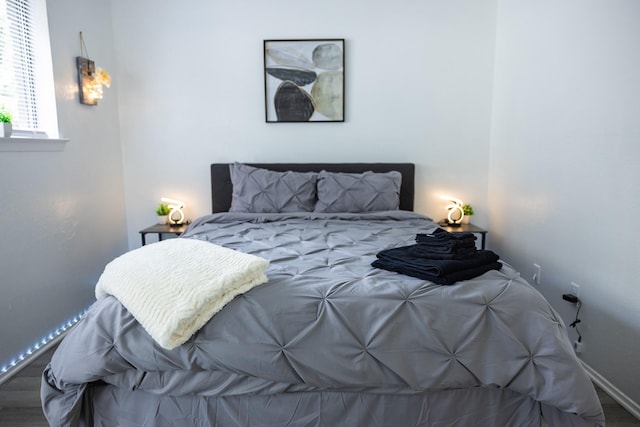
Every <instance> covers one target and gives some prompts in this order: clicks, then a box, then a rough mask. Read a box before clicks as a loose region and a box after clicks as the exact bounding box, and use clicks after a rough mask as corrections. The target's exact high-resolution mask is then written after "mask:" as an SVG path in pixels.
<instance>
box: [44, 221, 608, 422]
mask: <svg viewBox="0 0 640 427" xmlns="http://www.w3.org/2000/svg"><path fill="white" fill-rule="evenodd" d="M436 227H437V224H436V223H434V222H433V221H431V220H430V219H428V218H425V217H424V216H421V215H419V214H416V213H412V212H408V211H388V212H375V213H366V214H321V213H300V214H298V213H292V214H248V213H217V214H213V215H207V216H204V217H202V218H200V219H198V220H196V221H194V222H193V223H192V224H191V225H190V226H189V228H188V230H187V231H186V232H185V234H184V235H183V236H182V237H181V238H185V239H199V240H205V241H210V242H212V243H215V244H217V245H221V246H225V247H227V248H231V249H235V250H238V251H241V252H244V253H248V254H253V255H256V256H259V257H262V258H265V259H267V260H269V263H270V264H269V268H268V270H267V277H268V282H267V283H265V284H263V285H261V286H258V287H255V288H253V289H251V290H249V291H248V292H246V293H244V294H242V295H240V296H237V297H236V298H235V299H233V300H232V301H231V302H230V303H228V304H227V305H226V306H225V307H224V308H223V309H222V310H221V311H219V312H218V313H217V314H216V315H215V316H214V317H213V318H212V319H211V320H210V321H209V322H208V323H207V324H205V326H204V327H203V328H202V329H200V330H199V331H198V332H197V333H196V334H194V335H193V336H192V337H191V338H190V339H189V340H188V341H187V342H186V343H185V344H183V345H181V346H179V347H177V348H175V349H173V350H167V349H164V348H162V347H161V346H159V345H158V344H157V343H156V342H155V341H154V340H153V339H152V338H151V337H150V336H149V334H147V332H146V331H145V330H144V328H142V327H141V326H140V324H139V323H138V322H137V321H136V319H135V318H134V317H133V316H132V315H131V314H130V313H129V312H128V311H127V310H126V308H125V307H124V306H123V305H122V304H120V302H119V301H118V300H117V299H116V298H114V297H107V298H104V299H101V300H99V301H97V302H96V303H95V304H94V305H93V306H92V307H91V308H90V309H89V311H88V312H87V314H86V315H85V316H84V318H83V319H82V320H81V321H80V322H79V323H78V325H77V326H76V327H75V328H74V329H73V330H72V331H71V332H70V333H69V334H68V335H67V336H66V337H65V339H64V340H63V342H62V343H61V344H60V346H59V348H58V349H57V351H56V352H55V354H54V355H53V358H52V360H51V363H50V365H49V366H48V367H47V368H46V370H45V372H44V373H43V381H42V402H43V409H44V412H45V415H46V417H47V419H48V421H49V422H50V424H51V425H52V426H78V425H105V426H106V425H120V426H129V425H131V426H134V425H145V426H146V425H158V426H160V425H162V426H173V425H176V426H178V425H220V426H225V425H229V426H237V425H251V426H254V425H264V426H267V425H292V426H297V425H311V426H323V425H326V426H335V425H345V426H354V425H388V426H399V425H437V426H456V425H486V426H491V425H505V426H506V425H514V426H521V425H540V420H541V414H542V415H543V416H544V418H545V419H546V420H547V422H548V423H549V424H550V425H558V426H560V425H562V426H600V425H604V417H603V413H602V408H601V406H600V403H599V401H598V398H597V395H596V393H595V390H594V387H593V385H592V384H591V382H590V380H589V378H588V376H587V374H586V373H585V371H584V369H583V368H582V366H581V364H580V361H579V360H578V358H577V357H576V356H575V354H574V352H573V349H572V346H571V344H570V342H569V339H568V337H567V328H566V326H565V325H564V323H563V321H562V319H561V318H560V316H559V315H558V314H557V313H556V312H555V311H554V309H553V308H552V307H551V306H550V305H549V303H548V302H547V301H546V300H545V299H544V298H543V297H542V296H541V294H540V293H539V292H538V291H537V290H536V289H534V288H533V287H532V286H530V285H529V284H528V283H527V282H526V281H525V280H524V279H522V277H520V275H519V274H518V273H517V272H516V271H515V270H514V269H513V268H511V267H510V266H509V265H507V264H504V263H503V265H502V268H501V269H500V270H492V271H489V272H486V273H484V274H482V275H481V276H478V277H476V278H473V279H470V280H465V281H460V282H457V283H455V284H454V285H452V286H440V285H437V284H434V283H432V282H429V281H425V280H421V279H417V278H413V277H408V276H404V275H402V274H398V273H394V272H390V271H386V270H382V269H377V268H374V267H372V266H371V263H372V261H374V260H375V258H376V254H377V253H378V252H379V251H381V250H384V249H389V248H393V247H400V246H404V245H409V244H412V243H413V242H414V239H415V236H416V233H429V232H431V231H433V230H434V229H435V228H436ZM470 423H471V424H470Z"/></svg>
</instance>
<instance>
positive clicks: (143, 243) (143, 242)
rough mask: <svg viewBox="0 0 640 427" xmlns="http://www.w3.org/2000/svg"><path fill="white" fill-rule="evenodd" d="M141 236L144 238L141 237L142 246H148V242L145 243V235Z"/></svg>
mask: <svg viewBox="0 0 640 427" xmlns="http://www.w3.org/2000/svg"><path fill="white" fill-rule="evenodd" d="M140 236H142V237H141V238H142V246H144V245H146V244H147V242H146V241H145V238H144V233H141V234H140Z"/></svg>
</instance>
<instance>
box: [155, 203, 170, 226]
mask: <svg viewBox="0 0 640 427" xmlns="http://www.w3.org/2000/svg"><path fill="white" fill-rule="evenodd" d="M156 215H158V224H166V223H167V216H168V215H169V205H168V204H167V203H160V204H159V205H158V207H157V208H156Z"/></svg>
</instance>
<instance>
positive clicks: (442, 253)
mask: <svg viewBox="0 0 640 427" xmlns="http://www.w3.org/2000/svg"><path fill="white" fill-rule="evenodd" d="M445 233H446V234H445ZM447 235H448V236H447ZM431 236H433V237H431ZM475 239H476V238H475V236H474V235H473V234H471V233H465V234H461V235H454V234H451V233H449V232H447V231H445V230H442V229H437V230H436V231H435V232H434V233H432V234H429V235H427V234H418V235H417V236H416V241H417V242H418V243H416V244H415V245H410V246H402V247H398V248H392V249H385V250H383V251H380V252H379V253H378V254H377V259H376V260H375V261H374V262H373V263H372V264H371V265H372V266H373V267H376V268H381V269H384V270H388V271H395V272H396V273H400V274H405V275H407V276H411V277H417V278H419V279H423V280H429V281H431V282H434V283H437V284H439V285H452V284H454V283H456V282H459V281H461V280H468V279H472V278H474V277H477V276H480V275H482V274H484V273H486V272H487V271H490V270H500V269H501V268H502V264H501V263H500V262H499V261H498V260H499V257H498V255H496V254H495V253H494V252H492V251H489V250H476V247H475ZM470 243H471V244H472V245H473V246H472V247H471V246H469V245H470Z"/></svg>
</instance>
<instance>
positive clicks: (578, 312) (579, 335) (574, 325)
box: [569, 300, 582, 342]
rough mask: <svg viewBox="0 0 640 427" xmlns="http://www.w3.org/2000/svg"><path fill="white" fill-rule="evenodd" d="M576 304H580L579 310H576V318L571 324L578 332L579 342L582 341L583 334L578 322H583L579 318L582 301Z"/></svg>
mask: <svg viewBox="0 0 640 427" xmlns="http://www.w3.org/2000/svg"><path fill="white" fill-rule="evenodd" d="M576 304H577V305H578V310H577V311H576V319H575V320H574V321H573V322H571V323H570V324H569V326H571V327H572V328H575V330H576V333H577V334H578V342H582V335H581V334H580V330H579V329H578V323H580V322H582V320H580V318H579V316H580V309H581V308H582V301H580V300H578V301H577V302H576Z"/></svg>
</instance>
